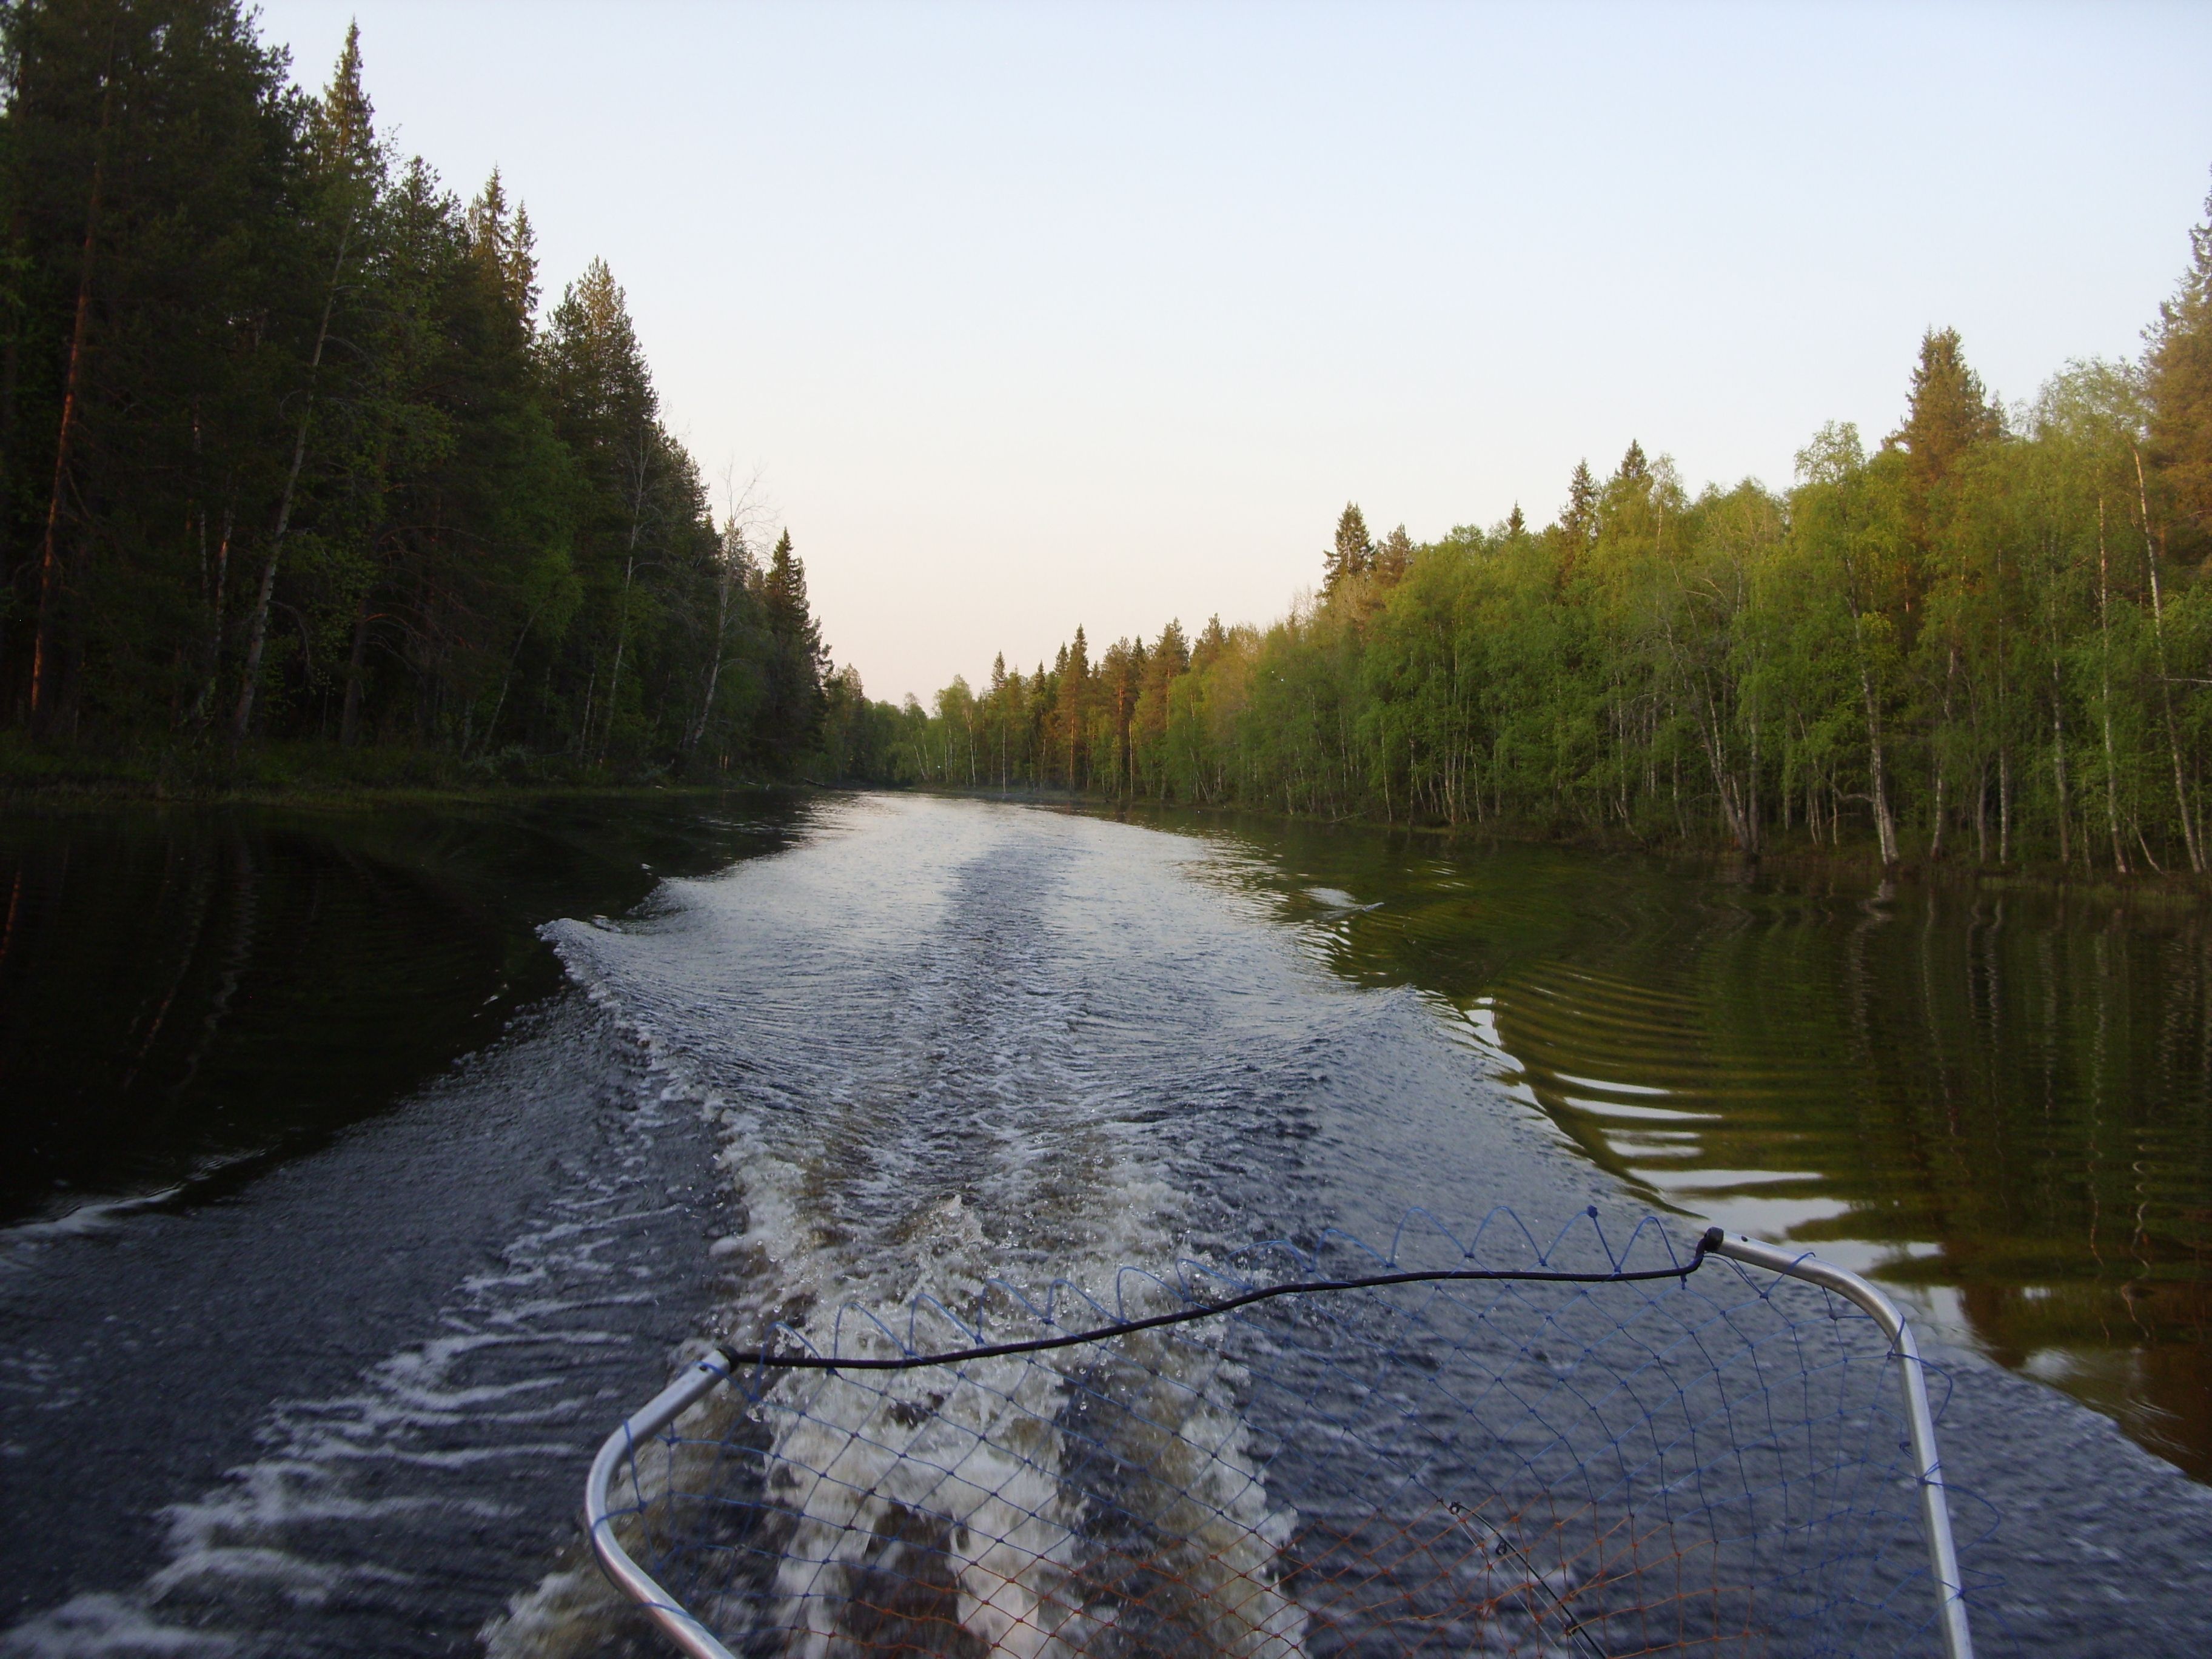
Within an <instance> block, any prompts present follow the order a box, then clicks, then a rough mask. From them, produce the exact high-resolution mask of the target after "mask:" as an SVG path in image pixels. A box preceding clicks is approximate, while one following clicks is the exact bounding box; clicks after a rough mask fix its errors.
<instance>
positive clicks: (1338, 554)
mask: <svg viewBox="0 0 2212 1659" xmlns="http://www.w3.org/2000/svg"><path fill="white" fill-rule="evenodd" d="M1374 556H1375V544H1374V543H1373V542H1372V541H1371V540H1370V539H1369V537H1368V534H1367V518H1366V515H1365V514H1364V513H1361V512H1360V510H1359V508H1358V505H1357V504H1356V503H1354V502H1351V501H1346V503H1345V504H1344V511H1343V512H1342V513H1339V514H1338V515H1337V520H1336V541H1335V543H1334V545H1332V546H1331V547H1330V549H1329V550H1328V554H1327V556H1326V557H1325V559H1324V561H1323V564H1322V592H1324V593H1332V594H1333V593H1334V592H1336V591H1337V589H1338V588H1340V587H1341V586H1344V584H1345V583H1346V582H1347V581H1350V580H1352V579H1353V578H1354V577H1358V576H1364V575H1365V574H1367V572H1368V568H1369V567H1370V565H1371V564H1372V562H1373V561H1374Z"/></svg>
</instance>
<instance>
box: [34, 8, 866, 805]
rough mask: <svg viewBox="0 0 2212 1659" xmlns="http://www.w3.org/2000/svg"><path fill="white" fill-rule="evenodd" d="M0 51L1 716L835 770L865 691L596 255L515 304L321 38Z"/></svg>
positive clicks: (861, 713) (217, 30) (497, 243)
mask: <svg viewBox="0 0 2212 1659" xmlns="http://www.w3.org/2000/svg"><path fill="white" fill-rule="evenodd" d="M0 52H4V61H0V74H4V97H5V105H4V109H0V237H4V254H0V331H4V335H0V548H4V558H5V572H4V574H5V585H4V589H0V717H4V721H5V723H6V725H7V726H12V727H14V728H15V730H16V731H17V732H19V733H27V734H28V735H29V737H30V738H32V739H33V741H34V742H37V743H40V744H44V745H46V746H47V747H56V746H61V747H68V746H70V745H77V746H81V747H82V746H94V747H96V746H100V745H106V746H109V747H111V748H112V747H116V746H127V745H130V744H147V743H149V742H151V743H154V744H161V745H169V746H171V747H179V746H182V747H187V748H196V749H198V750H204V751H207V752H210V753H213V754H216V755H222V754H227V753H228V752H231V751H233V750H235V749H236V748H237V747H238V746H239V745H241V744H247V743H250V742H254V741H257V740H258V739H260V738H320V739H325V740H327V741H329V742H330V743H332V744H343V745H349V746H372V745H374V746H383V747H397V748H400V749H406V750H434V751H439V752H442V753H444V754H446V755H448V756H458V757H462V758H463V759H465V760H466V761H468V762H469V763H471V764H474V765H483V766H485V767H488V768H490V769H498V768H499V767H500V766H501V764H502V763H516V764H521V763H529V762H532V761H534V760H550V762H552V763H556V764H562V765H568V766H571V767H574V768H580V769H602V768H605V769H614V770H617V771H620V772H627V773H630V774H636V773H640V772H669V773H678V774H690V775H701V774H706V775H714V774H724V773H730V772H732V771H735V772H738V773H742V774H745V775H778V774H790V773H793V772H795V771H803V770H809V769H812V768H814V767H816V766H818V765H823V764H826V763H834V764H838V765H847V764H849V765H852V766H854V767H857V768H859V769H861V770H863V771H865V770H866V769H867V768H868V766H869V765H870V764H871V760H870V755H871V753H872V751H871V750H869V748H868V744H869V742H870V740H871V734H872V733H874V732H878V729H879V728H880V727H881V726H883V724H884V720H885V719H886V718H888V716H887V715H886V714H884V712H882V711H871V710H869V709H868V708H866V705H865V700H864V699H861V698H860V696H859V684H858V681H857V679H856V678H854V676H853V675H852V674H851V673H850V672H849V671H848V672H846V673H844V674H842V675H840V674H836V673H833V672H831V671H830V670H829V662H828V658H827V655H826V653H825V652H824V650H823V645H822V641H821V637H820V634H819V631H818V629H817V623H816V622H815V619H814V617H813V616H812V614H811V611H810V608H809V605H808V601H807V596H806V583H805V571H804V569H803V567H802V565H801V563H800V561H799V557H798V556H797V555H796V554H795V553H794V552H793V548H792V544H791V539H790V538H789V536H788V535H785V536H783V537H782V538H781V539H780V540H777V541H775V544H774V545H773V547H772V548H770V547H768V546H766V545H764V543H765V542H766V540H767V538H766V537H765V536H764V535H763V534H761V533H760V532H758V530H757V527H756V526H753V525H751V524H750V523H749V522H747V520H746V515H745V513H744V509H743V504H742V503H740V502H735V501H726V502H724V503H723V504H722V505H723V511H724V517H723V519H722V520H720V522H718V521H717V519H716V516H715V513H714V511H713V509H712V505H711V503H710V496H709V492H708V487H707V484H706V483H705V481H704V480H702V477H701V476H700V470H699V468H698V466H697V465H696V463H695V462H694V460H693V459H692V458H691V456H690V454H689V453H686V451H685V449H684V446H683V444H681V443H680V442H678V441H677V439H676V438H675V437H674V436H673V435H671V433H670V432H669V430H668V428H667V427H666V426H665V423H664V422H663V420H662V416H661V412H660V407H659V399H658V398H657V396H656V394H655V392H654V388H653V375H652V373H651V370H650V368H648V366H647V362H646V358H645V354H644V352H643V351H642V349H641V348H640V345H639V343H638V339H637V336H636V333H635V329H634V328H633V326H632V324H631V319H630V318H629V313H628V311H627V308H626V307H625V305H624V302H623V290H622V289H621V288H620V287H619V286H618V285H617V283H616V281H615V278H614V276H612V274H611V272H610V271H609V270H608V269H607V267H606V265H605V264H603V263H600V262H598V261H594V262H593V263H592V265H591V266H590V267H589V268H588V269H587V270H586V271H585V273H584V274H583V275H582V276H580V277H579V278H578V279H577V280H576V281H574V283H571V284H569V285H568V287H567V289H565V290H564V291H563V292H562V294H561V295H560V296H559V298H558V299H557V301H555V302H554V303H553V304H552V305H551V307H550V311H547V312H546V313H545V314H544V315H541V314H540V310H541V307H540V295H539V289H538V267H537V263H536V260H535V258H534V257H533V254H532V234H531V228H530V222H529V219H528V216H527V215H526V213H525V212H524V211H523V210H522V209H521V208H520V206H519V205H517V204H513V202H511V201H510V199H509V197H508V195H507V191H506V188H505V186H504V185H502V182H501V179H500V177H499V175H498V174H497V173H495V174H493V176H492V177H491V179H489V181H488V182H487V183H486V184H485V185H483V188H482V190H480V191H477V193H476V194H475V196H474V197H472V198H471V199H468V200H463V199H462V198H461V197H459V196H458V195H456V194H455V193H453V191H449V190H447V188H446V187H445V186H444V185H441V182H440V181H439V179H438V177H437V175H436V174H435V173H434V172H433V171H432V169H431V168H430V167H429V166H428V163H426V162H425V161H422V160H421V159H420V158H419V157H418V158H416V159H413V160H410V161H402V160H401V159H400V158H399V157H398V155H397V154H396V152H395V151H394V149H393V148H392V145H391V144H390V143H388V142H387V141H386V139H384V138H383V137H380V135H379V134H378V132H377V131H376V125H375V120H374V111H373V109H372V107H371V104H370V100H369V97H368V93H367V91H366V89H365V88H364V85H363V79H362V55H361V49H360V40H359V37H358V33H357V32H354V31H349V33H348V36H347V39H346V41H345V46H344V50H343V55H342V56H341V57H340V58H339V59H338V62H337V68H336V70H335V72H334V73H333V74H332V76H331V79H330V82H329V85H328V87H327V88H325V90H324V92H323V93H322V94H321V95H320V96H319V97H313V96H307V95H303V94H300V93H298V92H297V91H295V90H294V89H293V88H290V86H289V79H288V72H287V71H288V61H287V58H286V57H285V54H284V53H283V52H282V51H281V50H279V49H276V48H274V47H271V46H268V45H266V44H264V42H263V41H262V40H259V39H258V36H257V33H256V29H255V25H254V20H253V15H252V13H251V12H250V11H248V10H246V9H241V7H240V5H239V4H237V3H235V0H8V3H0ZM18 741H21V738H19V739H18ZM825 750H829V751H830V758H829V760H827V761H825V758H824V751H825Z"/></svg>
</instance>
